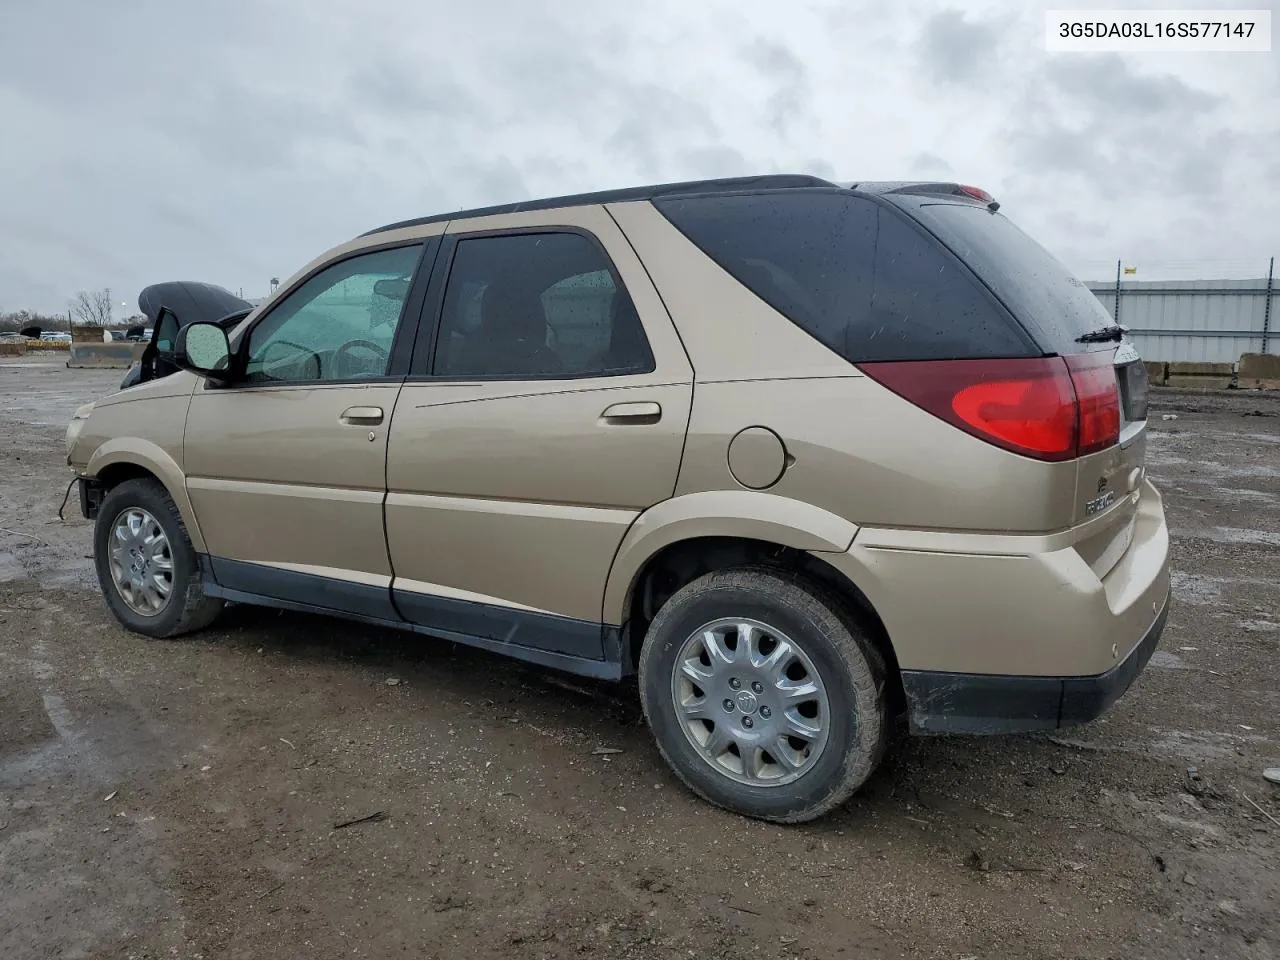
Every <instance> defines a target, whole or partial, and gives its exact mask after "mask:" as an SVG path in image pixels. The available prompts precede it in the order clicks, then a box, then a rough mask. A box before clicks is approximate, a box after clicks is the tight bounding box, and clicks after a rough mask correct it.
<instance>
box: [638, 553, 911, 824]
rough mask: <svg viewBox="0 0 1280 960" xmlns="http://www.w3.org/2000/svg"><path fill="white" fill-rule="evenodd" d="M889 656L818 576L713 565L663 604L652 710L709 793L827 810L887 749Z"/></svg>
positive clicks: (693, 782)
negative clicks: (810, 579)
mask: <svg viewBox="0 0 1280 960" xmlns="http://www.w3.org/2000/svg"><path fill="white" fill-rule="evenodd" d="M884 675H885V670H884V664H883V661H882V660H881V658H880V656H879V654H878V653H877V652H876V650H875V648H874V647H873V646H872V645H871V643H870V642H869V641H868V640H867V639H866V637H865V636H864V635H863V633H862V632H861V631H860V630H859V629H858V627H857V626H856V624H855V622H854V621H853V620H852V619H851V618H850V617H849V616H848V615H847V614H846V613H845V612H844V611H843V610H842V609H841V608H840V606H839V604H838V603H837V602H836V601H834V600H833V599H831V598H828V597H826V596H825V595H824V594H823V593H822V592H820V591H819V590H818V588H816V587H814V586H813V585H811V584H808V583H806V582H804V581H801V580H798V579H796V578H793V577H790V576H788V575H786V574H784V573H780V572H775V571H771V570H763V569H743V570H727V571H720V572H716V573H711V574H707V575H706V576H704V577H701V578H700V579H698V580H695V581H693V582H692V583H690V584H688V585H687V586H685V587H684V588H683V589H681V590H680V591H679V592H677V593H676V594H675V595H674V596H673V597H672V598H671V599H670V600H669V601H668V602H667V603H666V604H665V605H664V606H663V608H662V609H661V610H660V611H659V613H658V616H657V617H656V618H655V619H654V621H653V624H652V625H651V626H650V628H649V633H648V635H647V636H646V638H645V642H644V646H643V648H642V649H641V654H640V693H641V699H642V701H643V704H644V711H645V717H646V719H647V720H648V722H649V727H650V729H651V730H652V731H653V734H654V737H655V739H656V740H657V743H658V749H659V750H660V751H661V752H662V755H663V757H664V758H665V759H666V761H667V762H668V763H669V764H670V765H671V767H672V769H673V770H675V772H676V774H677V775H678V776H679V777H680V779H681V780H683V781H684V782H685V783H686V784H687V785H688V786H689V787H690V788H691V789H693V791H694V792H695V793H697V794H698V795H700V796H701V797H703V798H704V799H707V800H709V801H711V802H712V803H715V804H718V805H719V806H722V807H725V808H727V809H729V810H733V811H735V812H737V813H741V814H743V815H745V816H749V817H757V818H760V819H764V820H773V821H777V822H782V823H799V822H802V821H805V820H812V819H814V818H815V817H819V816H821V815H822V814H824V813H826V812H827V811H829V810H831V809H832V808H834V807H836V806H837V805H839V804H840V803H843V802H844V801H845V800H846V799H848V797H849V796H850V795H851V794H852V793H853V792H854V791H855V790H857V789H858V787H860V786H861V785H862V783H863V782H864V781H865V780H866V779H867V777H868V776H870V774H871V772H872V771H873V770H874V769H875V767H876V765H877V764H878V763H879V761H880V757H881V755H882V754H883V752H884V745H885V737H886V733H887V730H888V720H887V718H886V709H885V702H884V693H883V690H884Z"/></svg>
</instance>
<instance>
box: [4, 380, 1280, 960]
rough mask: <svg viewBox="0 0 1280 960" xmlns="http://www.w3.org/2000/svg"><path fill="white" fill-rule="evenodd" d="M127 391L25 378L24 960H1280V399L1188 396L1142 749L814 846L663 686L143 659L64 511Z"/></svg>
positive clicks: (360, 635)
mask: <svg viewBox="0 0 1280 960" xmlns="http://www.w3.org/2000/svg"><path fill="white" fill-rule="evenodd" d="M120 375H121V373H120V371H72V370H67V369H66V368H64V367H63V366H61V364H60V363H58V362H56V361H46V360H26V361H21V362H4V363H0V957H3V958H6V960H25V958H36V957H41V958H43V957H54V956H56V957H62V958H73V957H113V958H116V957H118V958H160V957H186V958H199V957H205V958H254V960H267V958H286V957H288V958H294V957H316V958H328V957H338V956H344V957H352V956H373V957H393V956H406V957H414V958H455V957H481V958H497V957H517V956H518V957H533V958H552V957H555V958H567V957H609V958H635V960H640V958H645V960H647V958H677V957H684V958H688V957H698V958H726V960H727V958H760V957H798V958H808V960H817V958H832V957H850V958H855V957H856V958H864V957H867V958H890V957H892V958H899V957H908V958H945V960H961V958H973V960H977V958H982V960H986V958H996V957H999V958H1004V960H1016V958H1099V960H1100V958H1124V960H1133V958H1146V957H1151V958H1184V957H1185V958H1201V957H1221V958H1233V960H1235V958H1245V960H1261V958H1272V957H1276V956H1280V788H1277V787H1274V786H1271V785H1270V784H1268V783H1267V782H1266V781H1264V780H1263V778H1262V776H1261V771H1262V770H1263V768H1264V767H1269V766H1277V765H1280V657H1278V656H1277V649H1278V648H1280V401H1277V399H1276V398H1274V397H1265V396H1260V395H1257V394H1243V393H1242V394H1238V395H1231V396H1226V395H1215V396H1199V395H1187V394H1171V393H1161V394H1159V395H1158V396H1157V397H1156V399H1155V402H1154V412H1153V422H1152V425H1151V430H1152V436H1151V443H1150V447H1151V455H1150V470H1151V473H1152V474H1153V476H1154V478H1155V480H1156V482H1157V484H1158V485H1159V486H1160V487H1161V489H1162V490H1163V491H1164V494H1165V496H1166V504H1167V508H1168V512H1169V517H1170V524H1171V527H1172V530H1173V537H1174V540H1173V550H1174V560H1175V566H1176V573H1175V580H1174V583H1175V605H1174V607H1173V613H1172V617H1171V619H1170V621H1169V626H1168V629H1167V630H1166V632H1165V635H1164V639H1163V641H1162V643H1161V646H1160V650H1159V651H1158V652H1157V654H1156V656H1155V658H1154V659H1153V661H1152V664H1151V666H1150V667H1149V668H1148V670H1147V671H1146V673H1145V674H1144V675H1143V676H1142V677H1141V678H1140V679H1139V681H1138V683H1137V684H1136V686H1135V687H1134V688H1133V690H1132V691H1131V693H1130V694H1129V695H1128V696H1127V697H1125V698H1124V699H1123V700H1122V701H1121V702H1120V703H1119V704H1117V706H1116V707H1115V708H1114V709H1113V710H1112V711H1111V712H1110V713H1109V714H1108V715H1107V716H1106V717H1105V718H1103V719H1102V720H1100V721H1098V722H1095V723H1093V724H1091V725H1089V726H1086V727H1081V728H1077V729H1073V730H1070V731H1061V732H1060V734H1059V735H1058V736H1056V737H1052V738H1051V737H1046V736H1025V737H1003V738H987V739H965V738H954V739H953V738H940V739H928V740H907V741H903V742H901V743H899V744H897V745H896V746H895V747H894V748H893V750H892V751H891V753H890V756H889V758H888V759H887V761H886V763H885V764H884V766H883V767H882V769H881V770H880V772H879V773H878V774H877V775H876V776H875V777H874V778H873V779H872V781H871V782H870V783H869V784H868V785H867V786H866V787H865V788H864V789H863V791H862V792H861V793H860V794H859V795H858V796H857V797H855V798H854V800H853V801H852V802H850V803H849V804H848V805H847V806H846V807H845V808H843V809H842V810H839V811H837V812H836V813H835V814H834V815H832V816H830V817H828V818H826V819H824V820H822V821H820V822H818V823H816V824H811V825H808V826H804V827H785V828H784V827H774V826H767V825H764V824H760V823H756V822H752V821H747V820H744V819H741V818H739V817H736V816H733V815H730V814H727V813H723V812H721V811H718V810H716V809H713V808H711V807H710V806H708V805H706V804H704V803H702V802H700V801H698V800H697V799H695V798H694V797H692V796H691V795H689V794H688V793H687V792H685V791H684V790H683V789H682V788H681V787H680V786H679V784H678V783H677V782H676V780H675V779H674V777H673V776H672V775H671V774H670V773H668V771H667V770H666V769H665V767H664V766H663V765H662V763H661V761H660V759H659V757H658V755H657V752H656V750H655V749H654V747H653V746H652V745H651V743H650V741H649V738H648V735H647V733H646V731H645V729H644V726H643V724H642V722H641V719H640V712H639V708H638V704H637V700H636V697H635V694H634V690H633V689H631V688H628V687H625V686H624V687H620V688H619V687H611V686H608V685H600V686H595V685H591V684H589V683H584V682H580V681H576V680H569V679H565V678H563V677H561V676H559V675H556V674H552V673H550V672H546V671H541V670H537V669H533V668H529V667H524V666H521V665H518V664H516V663H513V662H510V661H506V660H503V659H500V658H498V657H494V656H489V655H486V654H482V653H478V652H475V651H471V650H468V649H465V648H462V647H458V646H454V645H452V644H450V643H447V642H443V641H430V640H425V639H423V638H419V637H414V636H411V635H402V634H398V633H395V632H390V631H382V630H377V629H372V628H368V627H364V626H358V625H351V624H348V623H343V622H339V621H334V620H328V619H324V618H320V617H311V616H304V615H298V614H291V613H277V612H274V611H265V610H258V609H252V608H245V607H234V608H229V609H228V610H227V612H226V613H225V615H224V617H223V619H222V620H220V621H219V622H218V624H217V625H216V626H215V627H214V629H212V630H210V631H208V632H206V633H203V634H201V635H199V636H197V637H194V638H190V639H187V640H182V641H169V642H158V641H149V640H146V639H143V638H141V637H138V636H134V635H131V634H128V633H126V632H124V631H122V630H121V629H119V628H118V627H117V626H116V625H115V623H114V621H113V620H112V619H111V618H110V616H109V615H108V613H107V611H106V608H105V607H104V605H103V603H102V600H101V599H100V597H99V595H98V593H97V588H96V584H95V582H94V580H93V575H92V569H91V561H90V560H89V558H88V554H89V552H90V528H89V525H88V524H87V522H85V521H83V520H81V519H80V518H79V515H78V510H77V509H76V506H75V504H74V502H73V503H72V504H70V505H69V511H68V515H69V518H70V519H69V520H68V521H67V522H66V523H59V522H58V521H57V520H56V514H57V510H58V505H59V502H60V501H61V499H62V496H63V493H64V491H65V489H66V484H67V481H68V479H69V475H68V471H67V469H66V466H65V462H64V461H65V456H64V447H63V440H62V437H63V431H64V428H65V424H66V421H67V419H68V418H69V416H70V414H71V412H72V410H73V409H74V408H75V407H76V406H77V405H78V404H79V403H81V402H83V401H85V400H88V399H92V398H94V397H95V396H98V395H101V394H103V393H106V392H109V391H110V390H111V389H112V388H113V387H114V385H115V384H117V383H118V382H119V378H120ZM1165 415H1168V416H1176V419H1164V418H1163V417H1164V416H1165ZM1028 642H1034V638H1028ZM392 681H398V682H392ZM599 747H610V748H616V749H618V750H620V751H621V752H620V753H610V754H604V755H599V754H596V753H594V752H593V751H595V750H596V749H597V748H599ZM1246 797H1248V798H1249V800H1252V801H1253V803H1252V804H1251V803H1250V802H1248V801H1247V800H1246V799H1245V798H1246ZM1253 804H1256V805H1257V806H1256V807H1255V806H1254V805H1253ZM375 813H376V814H379V815H380V816H381V819H374V820H369V821H366V822H363V823H358V824H355V825H352V826H348V827H343V828H338V827H336V826H335V825H336V824H339V823H342V822H343V821H348V820H354V819H356V818H361V817H367V816H369V815H372V814H375ZM1268 815H1269V816H1268ZM1272 818H1275V819H1272Z"/></svg>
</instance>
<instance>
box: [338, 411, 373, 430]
mask: <svg viewBox="0 0 1280 960" xmlns="http://www.w3.org/2000/svg"><path fill="white" fill-rule="evenodd" d="M338 419H339V420H340V421H341V422H342V423H346V424H349V425H351V426H353V427H367V426H369V425H370V424H374V423H381V422H382V408H381V407H347V409H345V410H343V411H342V416H340V417H339V418H338Z"/></svg>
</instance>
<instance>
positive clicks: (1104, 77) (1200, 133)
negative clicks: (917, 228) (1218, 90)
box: [1010, 54, 1237, 199]
mask: <svg viewBox="0 0 1280 960" xmlns="http://www.w3.org/2000/svg"><path fill="white" fill-rule="evenodd" d="M1224 100H1225V98H1224V97H1222V96H1220V95H1217V94H1214V93H1210V92H1208V91H1205V90H1202V89H1198V88H1196V87H1194V86H1192V85H1190V84H1188V83H1186V82H1185V81H1183V80H1181V79H1179V78H1178V77H1176V76H1172V75H1169V74H1145V73H1139V72H1137V71H1136V70H1134V69H1133V67H1131V66H1130V64H1129V63H1128V62H1127V61H1125V60H1124V59H1122V58H1121V57H1119V56H1118V55H1114V54H1111V55H1104V56H1093V57H1070V56H1068V57H1061V58H1057V59H1054V60H1052V61H1050V62H1049V64H1048V66H1047V67H1046V69H1045V71H1044V83H1042V84H1038V85H1036V86H1034V87H1033V88H1032V89H1031V90H1030V91H1029V92H1028V93H1027V94H1026V95H1025V96H1024V98H1023V99H1022V101H1021V103H1020V104H1019V106H1018V108H1017V109H1015V111H1014V112H1013V114H1012V116H1011V119H1010V129H1011V133H1010V140H1011V142H1012V144H1013V147H1014V151H1015V156H1017V157H1018V158H1019V160H1021V161H1022V162H1024V163H1026V164H1028V165H1030V166H1034V167H1035V168H1036V169H1039V170H1043V171H1050V172H1056V173H1062V174H1068V175H1071V176H1074V177H1079V178H1082V179H1084V180H1085V181H1086V182H1087V183H1088V184H1089V186H1090V188H1091V189H1092V190H1093V191H1094V192H1095V193H1096V195H1098V196H1100V197H1105V198H1108V199H1115V198H1118V197H1121V196H1124V195H1126V194H1129V195H1131V194H1133V193H1134V192H1152V191H1160V192H1166V193H1169V194H1173V195H1177V196H1184V195H1186V194H1188V193H1190V194H1193V195H1196V196H1213V195H1214V194H1216V193H1218V192H1219V191H1220V190H1221V189H1222V187H1223V185H1224V182H1225V181H1224V172H1225V170H1226V168H1227V166H1228V155H1229V153H1230V151H1231V149H1232V147H1233V146H1234V144H1235V142H1236V141H1237V135H1236V134H1235V133H1234V132H1233V131H1231V130H1230V129H1227V128H1226V127H1224V126H1223V125H1222V123H1221V122H1220V121H1219V120H1218V119H1217V117H1218V115H1219V112H1220V109H1221V107H1222V105H1223V103H1224Z"/></svg>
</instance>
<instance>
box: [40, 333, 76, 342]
mask: <svg viewBox="0 0 1280 960" xmlns="http://www.w3.org/2000/svg"><path fill="white" fill-rule="evenodd" d="M40 339H41V340H43V341H44V342H45V343H70V342H71V334H69V333H55V332H53V331H47V332H45V333H42V334H40Z"/></svg>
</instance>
